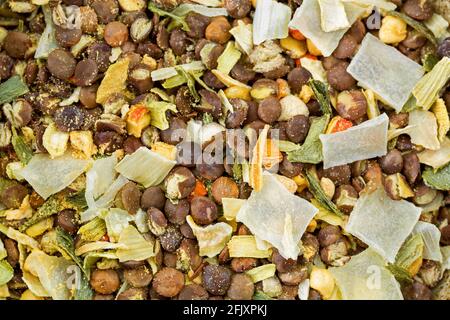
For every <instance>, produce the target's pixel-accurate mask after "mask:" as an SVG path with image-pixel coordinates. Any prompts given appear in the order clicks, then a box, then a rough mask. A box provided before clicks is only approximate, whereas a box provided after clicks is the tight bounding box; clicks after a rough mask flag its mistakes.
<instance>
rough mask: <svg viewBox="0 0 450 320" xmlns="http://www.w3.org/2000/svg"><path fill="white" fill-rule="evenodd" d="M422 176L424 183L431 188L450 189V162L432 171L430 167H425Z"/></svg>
mask: <svg viewBox="0 0 450 320" xmlns="http://www.w3.org/2000/svg"><path fill="white" fill-rule="evenodd" d="M422 178H423V181H424V182H425V184H426V185H427V186H429V187H431V188H434V189H438V190H444V191H446V190H449V189H450V163H448V164H447V165H446V166H445V167H443V168H441V169H439V170H437V171H434V170H433V169H432V168H431V167H430V168H427V169H425V171H424V172H423V173H422Z"/></svg>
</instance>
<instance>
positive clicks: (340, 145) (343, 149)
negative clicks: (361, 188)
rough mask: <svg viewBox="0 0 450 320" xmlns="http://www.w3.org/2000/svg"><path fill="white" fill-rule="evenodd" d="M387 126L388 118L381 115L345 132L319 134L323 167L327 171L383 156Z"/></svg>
mask: <svg viewBox="0 0 450 320" xmlns="http://www.w3.org/2000/svg"><path fill="white" fill-rule="evenodd" d="M388 126H389V118H388V116H387V115H386V114H385V113H383V114H382V115H380V116H378V117H376V118H374V119H371V120H368V121H365V122H363V123H362V124H360V125H357V126H354V127H351V128H350V129H347V130H345V131H341V132H336V133H331V134H321V135H320V141H322V153H323V167H324V168H325V169H327V168H330V167H334V166H339V165H342V164H347V163H351V162H354V161H357V160H364V159H370V158H373V157H378V156H383V155H385V154H386V152H387V142H388V140H387V136H388Z"/></svg>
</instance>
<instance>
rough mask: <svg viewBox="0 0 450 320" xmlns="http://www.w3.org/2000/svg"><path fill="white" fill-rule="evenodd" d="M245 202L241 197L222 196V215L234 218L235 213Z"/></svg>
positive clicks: (229, 218) (228, 218)
mask: <svg viewBox="0 0 450 320" xmlns="http://www.w3.org/2000/svg"><path fill="white" fill-rule="evenodd" d="M244 203H245V200H243V199H235V198H222V206H223V216H224V217H225V219H227V220H235V219H236V215H237V214H238V212H239V210H240V209H241V207H242V205H243V204H244Z"/></svg>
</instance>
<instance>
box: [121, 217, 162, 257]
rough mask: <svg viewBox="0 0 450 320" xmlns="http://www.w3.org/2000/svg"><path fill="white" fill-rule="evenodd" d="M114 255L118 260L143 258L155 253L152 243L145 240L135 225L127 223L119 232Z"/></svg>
mask: <svg viewBox="0 0 450 320" xmlns="http://www.w3.org/2000/svg"><path fill="white" fill-rule="evenodd" d="M118 244H120V245H123V246H124V247H121V248H119V249H117V251H116V255H117V257H118V258H119V261H120V262H124V261H130V260H136V261H140V260H145V259H148V258H150V257H153V256H154V255H155V251H154V243H152V242H150V241H147V240H146V239H145V238H144V237H143V236H142V235H141V234H140V233H139V231H137V229H136V228H135V227H133V226H132V225H129V226H128V227H126V228H124V229H123V231H122V232H121V234H120V237H119V242H118Z"/></svg>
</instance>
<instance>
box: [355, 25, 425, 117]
mask: <svg viewBox="0 0 450 320" xmlns="http://www.w3.org/2000/svg"><path fill="white" fill-rule="evenodd" d="M347 71H348V72H349V73H350V74H351V75H352V76H353V78H355V79H356V80H358V81H359V83H360V85H361V86H363V87H364V88H366V89H371V90H373V91H374V92H375V93H376V94H377V95H378V96H379V97H380V98H382V99H383V100H384V101H385V102H386V103H388V104H389V105H390V106H392V107H393V108H394V109H395V110H396V111H397V112H399V111H400V110H402V108H403V106H404V104H405V103H406V102H407V101H408V99H409V96H410V94H411V91H412V89H413V88H414V86H415V85H416V84H417V83H418V82H419V80H420V78H421V77H422V75H423V70H422V67H421V66H420V65H419V64H417V63H416V62H414V61H413V60H411V59H409V58H407V57H406V56H405V55H403V54H402V53H400V52H399V51H398V50H397V49H395V48H394V47H392V46H388V45H386V44H384V43H383V42H381V41H380V40H379V39H378V38H376V37H375V36H373V35H371V34H370V33H367V35H366V36H365V37H364V40H363V42H362V44H361V48H360V49H359V50H358V52H357V54H356V55H355V57H354V58H353V59H352V62H351V63H350V65H349V66H348V68H347Z"/></svg>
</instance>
